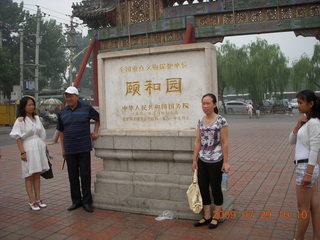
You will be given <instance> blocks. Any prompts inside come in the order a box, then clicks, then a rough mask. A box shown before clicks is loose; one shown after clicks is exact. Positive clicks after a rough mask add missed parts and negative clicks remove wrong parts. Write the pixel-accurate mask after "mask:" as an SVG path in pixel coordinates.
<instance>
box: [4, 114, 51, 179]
mask: <svg viewBox="0 0 320 240" xmlns="http://www.w3.org/2000/svg"><path fill="white" fill-rule="evenodd" d="M10 136H11V137H12V138H15V139H18V138H22V140H23V147H24V150H25V151H26V154H27V161H21V168H22V177H23V178H26V177H29V176H31V175H32V174H34V173H38V172H40V173H42V172H45V171H47V170H49V165H48V160H47V157H46V144H45V142H44V141H45V139H46V131H45V130H44V127H43V125H42V123H41V121H40V118H39V116H37V115H36V116H35V119H34V120H31V119H30V118H29V117H25V119H24V121H23V120H22V121H19V120H18V119H17V120H16V122H15V123H14V125H13V128H12V130H11V133H10Z"/></svg>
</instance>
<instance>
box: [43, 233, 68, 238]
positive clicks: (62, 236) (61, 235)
mask: <svg viewBox="0 0 320 240" xmlns="http://www.w3.org/2000/svg"><path fill="white" fill-rule="evenodd" d="M66 238H68V236H67V235H64V234H60V233H54V234H52V235H50V236H48V237H46V240H64V239H66Z"/></svg>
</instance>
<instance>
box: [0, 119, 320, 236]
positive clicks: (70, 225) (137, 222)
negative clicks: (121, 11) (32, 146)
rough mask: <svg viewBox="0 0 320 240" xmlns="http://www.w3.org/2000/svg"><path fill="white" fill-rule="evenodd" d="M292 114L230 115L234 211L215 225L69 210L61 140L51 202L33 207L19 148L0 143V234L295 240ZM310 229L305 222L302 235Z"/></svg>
mask: <svg viewBox="0 0 320 240" xmlns="http://www.w3.org/2000/svg"><path fill="white" fill-rule="evenodd" d="M296 117H297V116H296ZM296 117H294V118H290V117H289V116H286V115H275V116H262V118H261V119H247V118H246V117H245V116H227V120H228V121H229V126H230V127H229V137H230V139H229V142H230V143H229V144H230V150H229V151H230V161H231V164H232V165H231V167H232V172H231V176H230V178H229V194H230V195H232V196H233V197H234V198H235V202H234V208H235V211H234V212H231V214H230V215H229V219H228V220H227V221H225V222H224V223H222V224H220V225H219V227H218V228H217V229H214V230H209V229H207V228H206V227H200V228H194V227H193V226H192V224H193V222H192V221H189V220H182V219H175V220H164V221H156V220H155V216H146V215H139V214H130V213H123V212H116V211H109V210H102V209H95V212H94V213H92V214H90V213H87V212H85V211H84V210H83V209H81V208H79V209H77V210H75V211H72V212H68V211H67V210H66V208H67V207H68V206H69V205H70V195H69V184H68V178H67V171H66V169H65V170H61V163H62V157H61V155H60V145H59V144H55V145H49V149H50V153H51V155H52V156H53V157H54V159H53V168H54V174H55V177H54V179H51V180H44V179H43V180H42V181H41V184H42V186H41V191H42V192H41V194H42V199H43V200H44V201H45V202H46V203H47V204H48V207H47V208H46V209H42V210H41V211H39V212H32V211H31V210H29V207H28V206H27V194H26V192H25V188H24V181H23V179H21V176H20V160H19V157H20V156H19V154H18V152H17V147H16V145H9V146H5V147H1V152H2V158H1V159H0V165H1V175H0V239H8V240H10V239H33V240H34V239H47V240H58V239H68V240H76V239H81V240H82V239H93V240H94V239H103V240H108V239H110V240H124V239H125V240H130V239H141V240H151V239H159V240H162V239H164V240H171V239H173V240H198V239H199V240H200V239H217V240H218V239H232V240H233V239H240V240H241V239H250V240H253V239H256V240H258V239H259V240H260V239H261V240H262V239H277V240H278V239H293V237H294V233H295V229H296V223H297V214H296V197H295V188H294V165H293V162H292V160H293V156H294V148H293V147H292V146H289V145H288V141H287V138H288V134H289V132H290V130H291V129H292V127H293V126H294V124H295V119H296ZM92 158H93V159H92V177H93V181H94V180H95V174H96V173H97V172H99V171H100V170H101V169H102V168H103V165H102V164H103V163H102V160H101V159H98V158H96V157H95V156H94V154H92ZM190 167H191V159H190ZM318 191H319V188H318ZM311 236H312V232H311V227H310V228H309V229H308V232H307V235H306V239H311Z"/></svg>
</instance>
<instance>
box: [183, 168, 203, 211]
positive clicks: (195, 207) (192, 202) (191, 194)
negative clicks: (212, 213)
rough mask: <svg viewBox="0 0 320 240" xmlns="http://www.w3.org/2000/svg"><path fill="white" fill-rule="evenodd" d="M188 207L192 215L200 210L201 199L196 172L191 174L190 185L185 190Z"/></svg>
mask: <svg viewBox="0 0 320 240" xmlns="http://www.w3.org/2000/svg"><path fill="white" fill-rule="evenodd" d="M186 193H187V197H188V202H189V207H190V209H191V210H192V211H193V212H194V213H200V212H201V210H202V207H203V205H202V197H201V193H200V189H199V185H198V176H197V170H195V171H194V172H193V177H192V183H191V185H190V186H189V188H188V190H187V192H186Z"/></svg>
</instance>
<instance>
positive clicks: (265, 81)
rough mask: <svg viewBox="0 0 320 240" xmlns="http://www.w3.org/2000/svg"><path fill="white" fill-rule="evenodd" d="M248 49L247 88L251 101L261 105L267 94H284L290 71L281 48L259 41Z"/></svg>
mask: <svg viewBox="0 0 320 240" xmlns="http://www.w3.org/2000/svg"><path fill="white" fill-rule="evenodd" d="M247 49H248V52H249V62H248V68H247V81H246V83H245V86H246V87H247V89H248V92H249V94H250V97H251V99H252V100H253V101H254V102H256V103H260V104H261V103H262V100H263V99H264V94H265V93H267V92H269V93H273V92H280V93H283V91H284V90H285V88H286V86H287V85H288V82H289V70H288V68H287V59H286V58H285V56H284V55H283V53H282V52H281V51H280V48H279V46H278V45H269V44H268V43H267V41H266V40H261V39H258V40H257V41H256V42H254V43H251V44H250V45H248V47H247Z"/></svg>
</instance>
